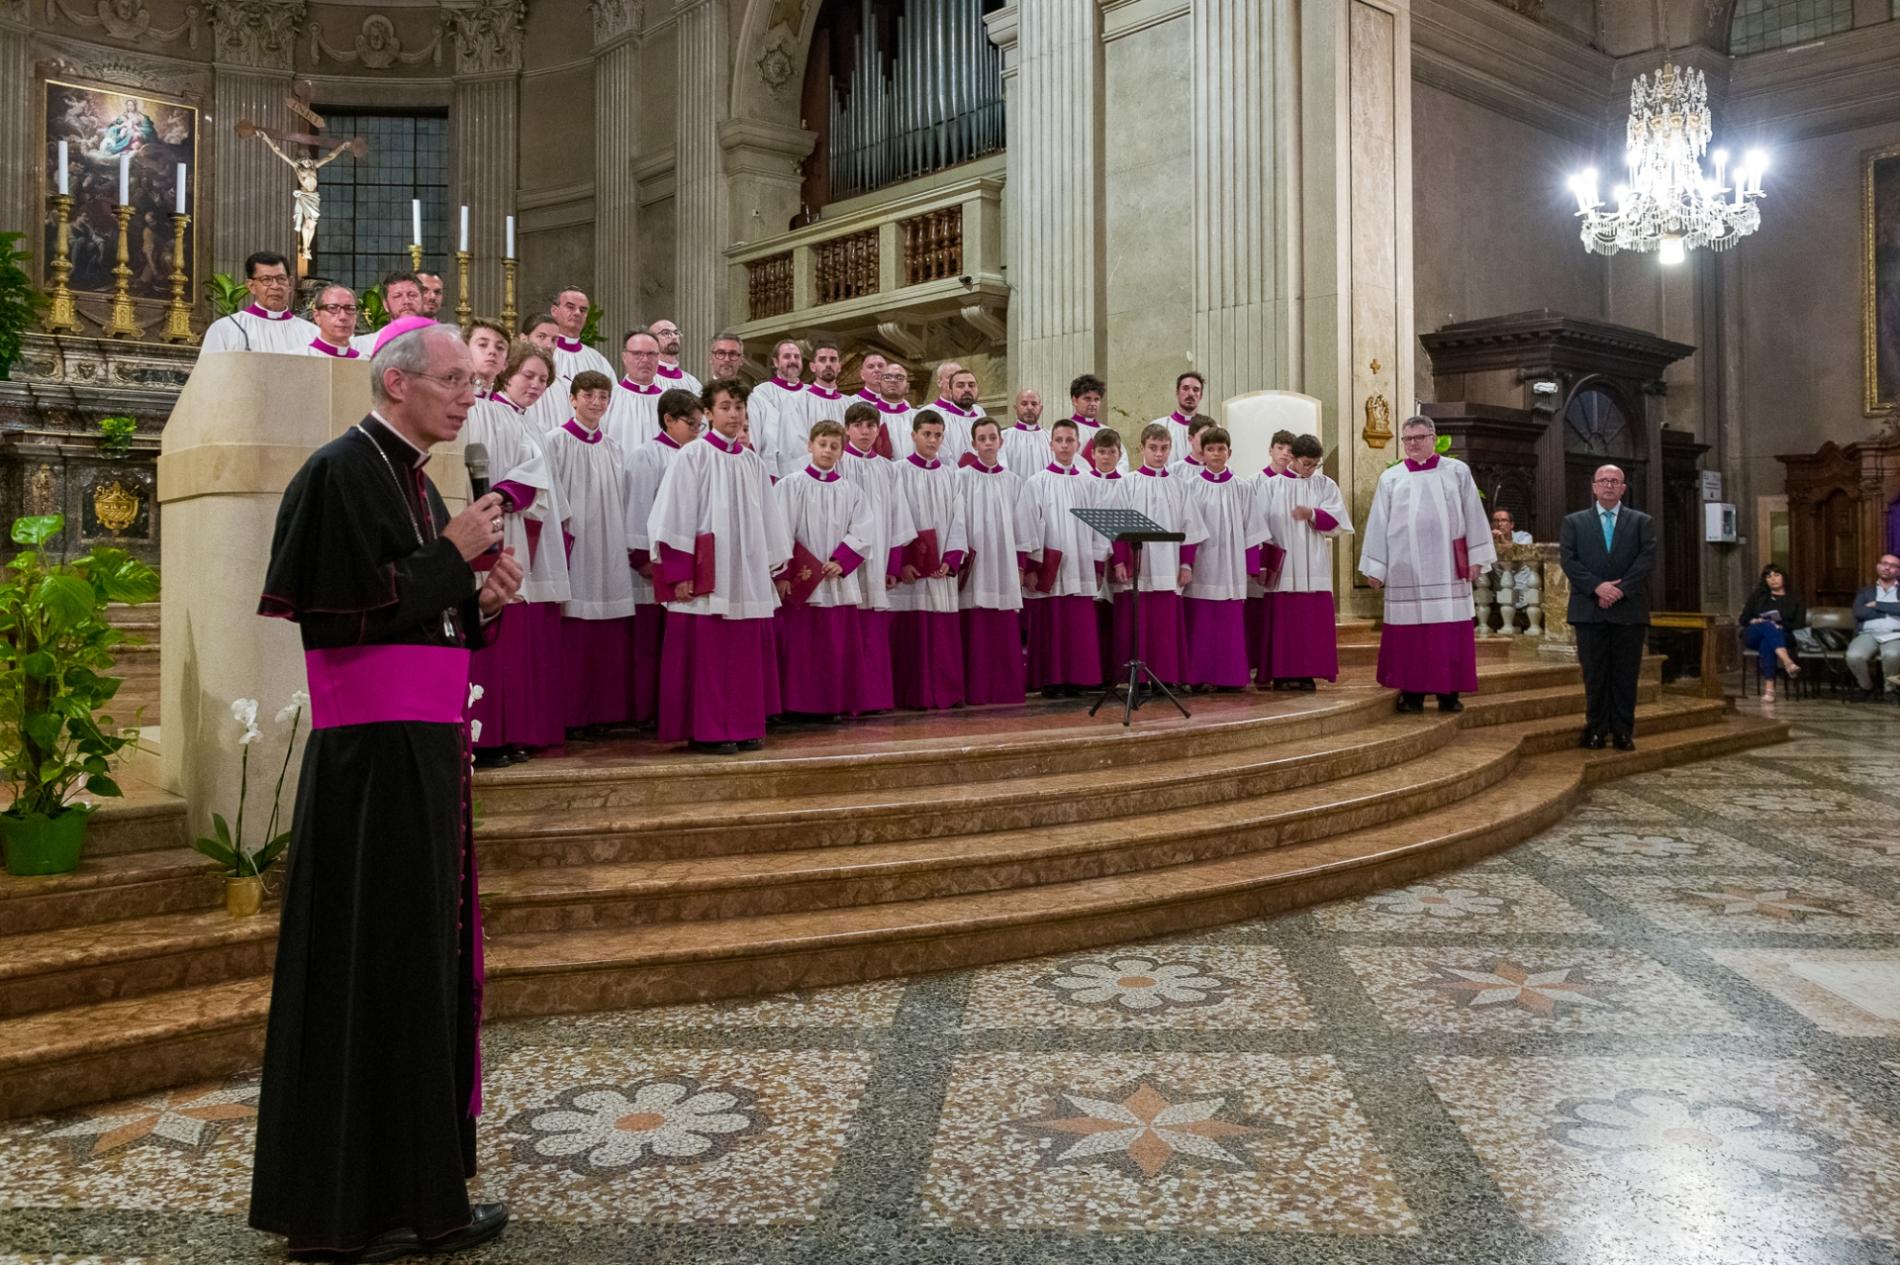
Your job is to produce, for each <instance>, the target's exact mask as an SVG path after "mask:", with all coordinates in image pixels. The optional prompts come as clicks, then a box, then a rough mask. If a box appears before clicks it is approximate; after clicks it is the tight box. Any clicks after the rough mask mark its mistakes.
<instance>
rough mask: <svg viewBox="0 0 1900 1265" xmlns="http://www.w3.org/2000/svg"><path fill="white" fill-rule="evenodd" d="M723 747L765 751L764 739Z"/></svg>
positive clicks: (734, 743) (752, 739)
mask: <svg viewBox="0 0 1900 1265" xmlns="http://www.w3.org/2000/svg"><path fill="white" fill-rule="evenodd" d="M833 719H836V717H833ZM725 745H726V746H728V747H732V748H734V749H735V750H739V751H763V750H764V749H765V739H763V738H747V739H745V740H744V741H743V742H728V743H726V744H725Z"/></svg>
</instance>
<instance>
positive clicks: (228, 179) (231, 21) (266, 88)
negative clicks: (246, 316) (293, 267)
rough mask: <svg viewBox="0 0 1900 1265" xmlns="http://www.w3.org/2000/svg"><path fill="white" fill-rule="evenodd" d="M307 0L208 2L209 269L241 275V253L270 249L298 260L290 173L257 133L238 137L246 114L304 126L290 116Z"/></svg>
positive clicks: (278, 125) (275, 124) (281, 127)
mask: <svg viewBox="0 0 1900 1265" xmlns="http://www.w3.org/2000/svg"><path fill="white" fill-rule="evenodd" d="M305 10H306V5H305V0H226V2H225V3H222V4H218V5H215V6H213V7H212V10H211V26H212V46H213V50H214V51H213V58H214V61H215V63H216V64H215V69H214V70H213V72H212V85H211V111H210V113H211V118H210V119H209V120H208V121H207V123H206V126H207V128H208V129H209V131H210V133H211V156H212V162H213V164H214V166H213V167H212V171H213V173H214V177H215V179H216V182H217V199H216V201H217V205H216V215H215V217H214V222H213V224H212V230H211V266H212V268H213V270H214V271H217V272H228V273H231V274H233V275H234V276H235V275H241V274H242V273H243V270H244V258H245V256H247V255H249V254H250V253H251V252H252V251H255V250H274V251H277V252H278V253H279V254H281V255H283V256H284V257H285V258H286V259H291V260H295V258H296V254H297V240H296V234H295V232H294V231H293V230H292V227H291V223H292V220H291V211H292V204H291V197H290V195H291V191H292V190H293V189H294V188H295V187H296V181H295V178H294V177H293V176H292V174H291V172H290V171H289V170H288V169H287V168H286V167H285V166H284V164H283V161H282V160H281V159H279V158H278V157H277V156H276V155H275V154H273V153H271V152H270V150H269V148H268V147H266V146H265V144H264V142H262V141H260V140H258V139H257V138H256V137H254V136H253V137H248V138H246V137H240V136H239V135H238V134H237V132H236V130H235V129H236V127H237V124H238V121H239V120H240V119H248V120H250V121H251V122H253V123H255V124H257V125H258V126H260V127H267V128H271V129H273V130H276V131H301V130H303V122H302V120H300V119H295V118H293V117H292V116H291V113H290V108H289V107H288V106H287V105H286V104H285V100H286V99H287V98H288V97H289V96H290V88H291V78H292V77H291V64H292V58H293V54H294V50H295V46H296V38H297V32H298V30H300V29H301V27H302V23H303V20H304V15H305Z"/></svg>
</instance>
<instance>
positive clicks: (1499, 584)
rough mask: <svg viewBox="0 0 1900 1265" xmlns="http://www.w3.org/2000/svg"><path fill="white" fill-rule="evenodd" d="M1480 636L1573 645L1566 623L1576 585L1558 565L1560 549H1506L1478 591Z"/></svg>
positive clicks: (1542, 546)
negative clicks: (1573, 589)
mask: <svg viewBox="0 0 1900 1265" xmlns="http://www.w3.org/2000/svg"><path fill="white" fill-rule="evenodd" d="M1472 601H1473V602H1474V603H1475V605H1476V606H1477V609H1478V632H1479V633H1480V634H1482V635H1488V636H1501V637H1532V638H1538V639H1541V640H1544V641H1548V642H1556V643H1565V644H1567V643H1569V642H1570V641H1571V640H1572V637H1571V632H1570V624H1569V621H1568V620H1566V619H1565V618H1564V611H1565V608H1566V607H1567V606H1568V605H1569V604H1570V580H1569V578H1568V577H1567V576H1565V575H1564V573H1563V568H1562V567H1561V566H1559V565H1558V564H1557V546H1556V545H1554V544H1528V545H1505V546H1504V547H1502V548H1501V549H1499V550H1498V564H1497V565H1496V566H1494V567H1492V568H1490V569H1489V570H1487V571H1486V572H1485V573H1484V575H1483V576H1481V577H1480V578H1479V580H1478V583H1477V584H1475V585H1474V586H1472Z"/></svg>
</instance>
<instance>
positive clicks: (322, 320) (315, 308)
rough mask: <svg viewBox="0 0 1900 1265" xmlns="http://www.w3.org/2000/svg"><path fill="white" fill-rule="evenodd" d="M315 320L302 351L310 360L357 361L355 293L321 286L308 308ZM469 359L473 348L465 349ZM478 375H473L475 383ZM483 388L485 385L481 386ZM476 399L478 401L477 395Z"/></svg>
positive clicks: (344, 287) (347, 288)
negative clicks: (353, 342) (313, 331)
mask: <svg viewBox="0 0 1900 1265" xmlns="http://www.w3.org/2000/svg"><path fill="white" fill-rule="evenodd" d="M310 311H311V314H312V315H314V316H315V317H316V318H317V335H316V337H315V338H312V339H311V340H310V346H309V347H307V348H305V351H306V352H307V353H308V354H309V355H312V356H330V357H332V358H334V359H337V360H357V359H360V358H361V357H362V355H363V353H362V352H361V351H360V350H358V349H357V348H355V347H353V346H351V345H350V340H351V339H352V338H354V337H355V333H356V291H354V290H352V289H350V288H349V287H348V286H325V287H323V289H321V290H319V291H317V299H316V302H314V303H312V304H311V305H310ZM469 352H470V357H471V359H472V358H473V354H474V348H473V347H472V346H471V347H470V348H469ZM480 377H481V375H480V374H479V373H477V375H476V378H477V380H478V381H479V380H480ZM484 385H485V384H484ZM476 398H478V399H479V398H480V395H479V393H478V394H477V397H476Z"/></svg>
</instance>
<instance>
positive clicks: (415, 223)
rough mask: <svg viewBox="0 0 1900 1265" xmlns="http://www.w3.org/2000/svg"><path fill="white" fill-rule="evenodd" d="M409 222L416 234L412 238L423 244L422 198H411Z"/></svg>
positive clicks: (415, 241)
mask: <svg viewBox="0 0 1900 1265" xmlns="http://www.w3.org/2000/svg"><path fill="white" fill-rule="evenodd" d="M409 224H410V227H411V228H412V229H413V230H414V231H415V236H414V237H412V238H411V239H410V240H411V241H413V242H414V243H415V244H416V245H418V246H420V245H422V199H421V198H411V199H409Z"/></svg>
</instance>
